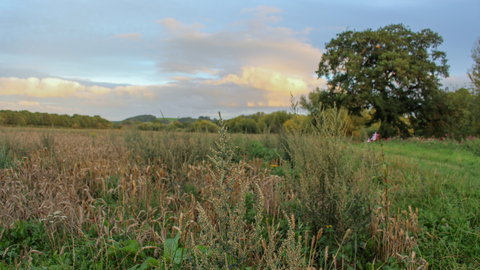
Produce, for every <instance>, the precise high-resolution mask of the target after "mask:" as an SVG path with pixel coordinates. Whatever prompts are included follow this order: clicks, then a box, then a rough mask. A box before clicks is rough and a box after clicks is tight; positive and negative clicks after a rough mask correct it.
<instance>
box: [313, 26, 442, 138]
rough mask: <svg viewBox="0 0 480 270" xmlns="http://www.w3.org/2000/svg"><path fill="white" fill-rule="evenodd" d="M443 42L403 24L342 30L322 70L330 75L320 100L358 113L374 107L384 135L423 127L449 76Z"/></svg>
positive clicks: (320, 73) (374, 117) (331, 44)
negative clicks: (406, 119)
mask: <svg viewBox="0 0 480 270" xmlns="http://www.w3.org/2000/svg"><path fill="white" fill-rule="evenodd" d="M442 42H443V39H442V37H441V36H440V35H438V34H437V33H435V32H433V31H432V30H430V29H424V30H422V31H420V32H413V31H412V30H411V29H409V28H406V27H405V26H404V25H403V24H392V25H388V26H386V27H382V28H379V29H378V30H376V31H374V30H371V29H367V30H365V31H361V32H357V31H345V32H342V33H340V34H337V37H336V38H334V39H332V40H331V41H330V42H328V43H327V44H326V47H325V49H326V51H325V53H324V54H323V55H322V59H321V61H320V64H319V67H318V70H317V71H316V73H317V74H318V77H319V78H320V77H325V78H326V79H327V89H326V91H325V92H323V93H322V94H321V95H319V97H320V99H321V100H320V101H321V102H322V103H323V104H324V105H326V106H333V103H336V104H337V106H343V107H345V108H347V109H348V110H349V111H350V112H351V113H353V114H356V115H360V112H361V111H362V110H363V109H366V108H367V109H372V110H371V111H372V112H373V115H372V119H371V121H370V123H369V124H372V123H375V122H379V121H380V122H381V126H380V129H379V133H380V134H381V135H382V136H393V135H396V134H399V133H400V134H404V135H407V134H409V131H408V130H409V129H411V128H412V127H413V126H415V127H417V128H419V129H420V128H421V127H422V125H424V124H426V121H428V120H426V119H425V118H424V117H423V116H424V115H427V114H428V113H427V112H426V111H425V110H427V109H429V108H431V107H432V106H434V102H433V96H434V95H435V94H436V92H437V91H438V89H439V87H440V86H441V84H440V79H441V78H442V77H448V68H449V66H448V65H447V64H446V63H447V60H446V54H445V53H444V52H442V51H439V50H437V48H438V46H439V45H441V44H442ZM405 117H407V118H408V119H409V120H408V121H405Z"/></svg>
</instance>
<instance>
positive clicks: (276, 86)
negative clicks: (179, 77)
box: [204, 67, 309, 96]
mask: <svg viewBox="0 0 480 270" xmlns="http://www.w3.org/2000/svg"><path fill="white" fill-rule="evenodd" d="M204 83H205V84H209V85H221V84H228V83H234V84H238V85H245V86H249V87H253V88H257V89H261V90H266V91H270V92H274V93H276V94H279V95H282V96H290V93H292V94H293V95H299V94H305V93H308V92H309V89H308V83H307V82H305V81H304V80H303V78H302V77H300V76H294V75H293V76H288V75H286V74H283V73H281V72H278V71H275V70H269V69H264V68H261V67H243V68H242V74H241V75H240V76H238V75H236V74H229V75H227V76H225V77H223V78H222V79H219V80H208V81H205V82H204Z"/></svg>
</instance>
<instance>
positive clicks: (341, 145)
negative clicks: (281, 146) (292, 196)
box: [287, 108, 370, 236]
mask: <svg viewBox="0 0 480 270" xmlns="http://www.w3.org/2000/svg"><path fill="white" fill-rule="evenodd" d="M346 119H347V112H346V110H343V109H341V110H339V109H337V108H333V109H329V110H324V111H320V112H319V113H318V114H317V115H315V121H316V122H317V126H314V127H313V133H312V134H306V133H304V132H300V131H294V132H292V134H291V135H289V136H288V137H287V143H288V149H289V153H290V156H291V157H292V160H293V164H294V167H295V170H296V171H298V175H297V176H298V179H295V178H294V177H292V176H290V182H292V186H293V187H294V188H295V189H296V192H297V193H298V195H299V197H300V198H301V202H302V203H301V204H300V205H298V206H297V207H298V209H299V211H300V213H301V215H302V217H303V219H304V221H305V222H306V223H309V224H311V225H312V226H313V230H314V231H318V230H319V229H321V228H325V227H326V226H327V225H328V226H329V227H333V229H334V230H335V231H336V232H337V234H336V235H341V236H342V235H344V233H345V232H346V230H347V229H349V228H351V229H354V230H356V231H359V230H362V229H364V228H365V225H366V224H367V223H368V222H369V220H370V213H369V211H368V202H367V199H366V198H367V195H368V187H369V185H368V184H367V183H364V181H363V179H364V178H365V177H363V178H362V176H361V175H359V173H354V166H356V165H355V164H356V163H358V159H359V157H360V155H359V154H357V153H355V151H354V149H353V148H351V147H350V146H349V145H348V143H347V142H346V140H345V133H346V127H347V122H346ZM362 185H363V186H362Z"/></svg>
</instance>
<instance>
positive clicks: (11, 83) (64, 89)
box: [0, 77, 85, 98]
mask: <svg viewBox="0 0 480 270" xmlns="http://www.w3.org/2000/svg"><path fill="white" fill-rule="evenodd" d="M82 91H85V86H84V85H81V84H79V83H78V82H74V81H67V80H62V79H57V78H44V79H41V80H40V79H38V78H33V77H31V78H28V79H19V78H0V95H24V96H31V97H42V98H44V97H64V98H67V97H72V96H76V95H77V93H78V92H82Z"/></svg>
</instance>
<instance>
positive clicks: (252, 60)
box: [157, 6, 324, 107]
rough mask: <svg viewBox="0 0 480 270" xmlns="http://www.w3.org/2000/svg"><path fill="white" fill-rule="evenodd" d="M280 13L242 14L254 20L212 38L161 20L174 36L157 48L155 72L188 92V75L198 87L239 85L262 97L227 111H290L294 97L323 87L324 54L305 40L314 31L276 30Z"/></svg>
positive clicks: (238, 23)
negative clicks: (319, 74) (258, 108)
mask: <svg viewBox="0 0 480 270" xmlns="http://www.w3.org/2000/svg"><path fill="white" fill-rule="evenodd" d="M281 12H282V10H281V9H279V8H277V7H269V6H259V7H257V8H254V9H244V10H242V12H241V13H246V14H253V17H251V18H248V19H245V20H239V21H235V22H233V23H231V24H230V25H229V26H227V27H226V28H224V29H221V30H218V31H214V32H208V31H206V30H204V29H203V25H202V27H196V26H195V25H196V24H192V25H190V26H187V25H186V24H184V23H182V22H180V21H178V20H176V19H174V18H165V19H163V20H160V21H158V23H159V24H160V25H162V26H163V27H165V28H166V29H167V30H168V31H169V33H170V34H169V35H167V36H166V37H165V38H163V39H162V40H161V42H160V43H158V52H159V56H158V61H157V67H158V68H159V69H160V72H161V73H166V74H172V76H171V78H178V79H176V80H175V81H176V82H175V83H176V84H177V85H179V86H180V85H185V87H186V80H185V79H183V78H185V76H184V75H185V74H188V75H192V76H189V78H191V79H189V80H190V81H195V80H194V79H193V78H195V75H197V80H196V81H197V83H200V84H202V85H208V86H218V87H222V89H225V88H226V87H229V88H231V87H232V86H233V85H236V86H238V87H239V89H243V91H246V89H248V91H257V93H258V94H257V95H253V96H252V98H253V97H255V98H257V99H256V100H253V99H252V100H247V101H245V102H230V101H229V102H226V103H224V102H222V103H221V104H223V105H225V104H235V106H243V105H241V104H244V106H245V107H248V106H288V105H289V97H290V92H292V93H293V94H294V95H300V94H306V93H308V92H309V91H311V90H312V89H314V88H315V87H317V86H321V85H322V84H323V83H324V80H317V78H316V76H315V75H314V71H315V70H316V69H317V68H318V62H319V61H320V59H321V56H322V53H321V51H320V49H318V48H316V47H314V46H312V45H311V44H310V43H308V40H307V38H306V35H308V33H309V32H310V31H311V30H312V28H305V29H303V30H301V31H300V32H297V31H294V30H293V29H291V28H286V27H280V26H276V24H277V23H278V22H279V21H280V20H282V18H281V17H280V16H278V15H277V14H279V13H281ZM211 71H214V72H211ZM180 74H181V75H180ZM202 74H203V75H202ZM178 76H182V77H178ZM180 78H181V79H180ZM235 89H237V87H235ZM237 91H239V92H232V94H233V95H234V96H235V97H237V98H238V99H239V100H242V99H244V98H245V94H244V93H242V92H241V91H242V90H237ZM265 99H267V100H265ZM232 106H233V105H232Z"/></svg>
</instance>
